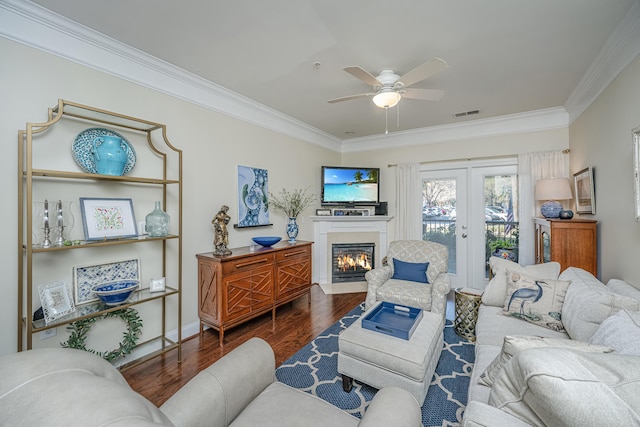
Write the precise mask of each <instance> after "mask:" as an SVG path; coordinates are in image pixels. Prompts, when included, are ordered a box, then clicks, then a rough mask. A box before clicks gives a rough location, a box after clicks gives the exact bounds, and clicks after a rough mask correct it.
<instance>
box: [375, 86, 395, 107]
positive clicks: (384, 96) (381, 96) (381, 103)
mask: <svg viewBox="0 0 640 427" xmlns="http://www.w3.org/2000/svg"><path fill="white" fill-rule="evenodd" d="M400 98H401V96H400V94H399V93H398V92H395V91H394V90H393V89H382V91H381V92H380V93H378V94H376V95H375V96H374V97H373V103H374V104H376V105H377V106H378V107H380V108H391V107H395V106H396V104H397V103H398V101H400Z"/></svg>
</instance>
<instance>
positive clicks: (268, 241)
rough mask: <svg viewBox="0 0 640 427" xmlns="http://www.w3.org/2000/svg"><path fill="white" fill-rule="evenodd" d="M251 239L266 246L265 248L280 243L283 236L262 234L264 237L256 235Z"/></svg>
mask: <svg viewBox="0 0 640 427" xmlns="http://www.w3.org/2000/svg"><path fill="white" fill-rule="evenodd" d="M251 240H253V241H254V242H256V243H257V244H259V245H260V246H264V247H265V248H268V247H269V246H273V245H275V244H276V243H278V242H279V241H280V240H282V237H278V236H262V237H254V238H253V239H251Z"/></svg>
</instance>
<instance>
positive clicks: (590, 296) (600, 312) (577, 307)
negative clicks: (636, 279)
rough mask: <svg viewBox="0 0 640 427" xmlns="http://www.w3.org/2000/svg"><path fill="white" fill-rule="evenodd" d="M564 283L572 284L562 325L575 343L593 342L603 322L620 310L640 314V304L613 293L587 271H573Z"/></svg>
mask: <svg viewBox="0 0 640 427" xmlns="http://www.w3.org/2000/svg"><path fill="white" fill-rule="evenodd" d="M560 279H561V280H570V281H571V285H570V286H569V289H567V295H566V296H565V298H564V305H563V306H562V324H563V325H564V328H565V330H566V331H567V333H568V334H569V336H571V338H573V339H574V340H579V341H589V340H590V339H591V337H592V336H593V334H594V333H595V332H596V330H597V329H598V327H599V326H600V324H601V323H602V321H603V320H604V319H606V318H607V317H609V316H611V315H612V314H615V313H617V312H618V311H620V310H623V309H625V310H630V311H640V302H638V301H636V300H635V299H633V298H629V297H627V296H624V295H619V294H616V293H614V292H612V291H611V289H608V288H607V287H606V286H605V285H604V284H603V283H602V282H600V281H599V280H598V279H596V278H595V277H594V276H593V275H592V274H591V273H589V272H587V271H585V270H583V269H580V268H576V267H569V268H567V269H566V270H565V271H563V272H562V274H561V275H560Z"/></svg>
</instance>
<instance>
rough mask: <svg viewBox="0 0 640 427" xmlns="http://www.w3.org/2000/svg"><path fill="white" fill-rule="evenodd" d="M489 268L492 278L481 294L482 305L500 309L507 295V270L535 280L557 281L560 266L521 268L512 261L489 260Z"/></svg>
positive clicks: (557, 264) (542, 265) (552, 264)
mask: <svg viewBox="0 0 640 427" xmlns="http://www.w3.org/2000/svg"><path fill="white" fill-rule="evenodd" d="M489 266H490V267H491V271H492V272H493V278H492V279H491V280H490V281H489V283H488V284H487V287H486V288H485V290H484V294H482V303H483V304H486V305H492V306H495V307H502V306H503V305H504V299H505V297H506V295H507V270H511V271H520V272H522V273H525V274H527V275H528V276H531V277H533V278H535V279H557V278H558V274H560V264H559V263H557V262H547V263H544V264H534V265H528V266H526V267H523V266H521V265H520V264H517V263H515V262H513V261H509V260H506V259H503V258H498V257H491V258H489Z"/></svg>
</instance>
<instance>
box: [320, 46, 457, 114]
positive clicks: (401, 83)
mask: <svg viewBox="0 0 640 427" xmlns="http://www.w3.org/2000/svg"><path fill="white" fill-rule="evenodd" d="M447 68H449V66H448V65H447V63H446V62H445V61H444V60H442V59H440V58H437V57H435V58H432V59H430V60H428V61H427V62H425V63H424V64H422V65H418V66H417V67H415V68H414V69H413V70H411V71H409V72H408V73H406V74H404V75H403V76H399V75H397V74H396V73H395V72H394V71H393V70H382V71H381V72H380V74H379V75H378V76H377V77H374V76H373V75H372V74H371V73H369V72H368V71H366V70H364V69H362V68H360V67H358V66H354V67H346V68H344V71H346V72H347V73H349V74H351V75H352V76H354V77H355V78H357V79H360V80H361V81H363V82H364V83H366V84H368V85H369V86H371V87H372V88H373V92H369V93H360V94H358V95H350V96H344V97H342V98H335V99H330V100H328V101H327V102H328V103H330V104H334V103H336V102H343V101H350V100H352V99H357V98H362V97H365V96H372V97H373V102H374V104H376V105H377V106H378V107H380V108H391V107H395V106H396V104H398V102H399V101H400V99H401V98H402V97H405V98H411V99H419V100H423V101H439V100H440V99H442V97H443V96H444V95H445V93H446V91H444V90H439V89H417V88H414V89H410V88H409V87H410V86H412V85H414V84H416V83H418V82H421V81H422V80H425V79H427V78H429V77H432V76H435V75H436V74H438V73H439V72H441V71H444V70H446V69H447Z"/></svg>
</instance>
